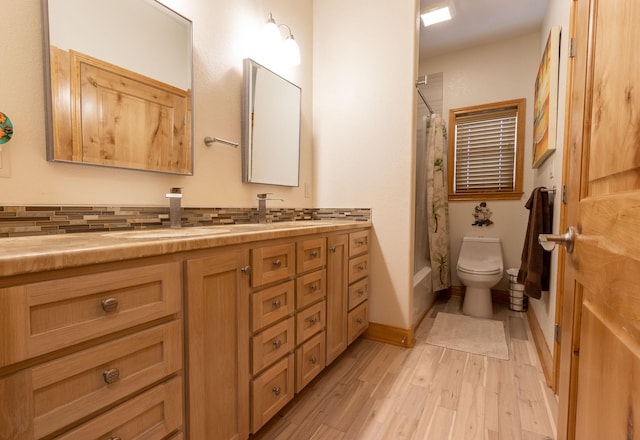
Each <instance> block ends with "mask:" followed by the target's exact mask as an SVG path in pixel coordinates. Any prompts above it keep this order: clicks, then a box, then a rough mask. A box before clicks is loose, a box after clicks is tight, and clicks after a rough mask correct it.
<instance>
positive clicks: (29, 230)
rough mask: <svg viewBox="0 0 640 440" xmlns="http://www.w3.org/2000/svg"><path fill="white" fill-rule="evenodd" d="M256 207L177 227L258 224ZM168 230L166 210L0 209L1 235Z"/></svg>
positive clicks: (199, 211) (339, 215) (341, 213)
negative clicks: (164, 228) (163, 228)
mask: <svg viewBox="0 0 640 440" xmlns="http://www.w3.org/2000/svg"><path fill="white" fill-rule="evenodd" d="M330 219H331V220H355V221H359V220H361V221H366V220H370V219H371V209H368V208H340V209H331V208H302V209H297V208H292V209H288V208H274V209H267V221H269V222H285V221H296V220H330ZM257 222H258V210H257V209H256V208H189V207H183V208H182V225H183V226H185V227H189V226H212V225H230V224H235V223H257ZM162 227H169V207H132V206H126V207H125V206H0V237H20V236H29V235H49V234H65V233H72V232H100V231H114V230H116V231H121V230H127V229H151V228H162Z"/></svg>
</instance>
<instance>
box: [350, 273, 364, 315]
mask: <svg viewBox="0 0 640 440" xmlns="http://www.w3.org/2000/svg"><path fill="white" fill-rule="evenodd" d="M367 299H369V278H364V279H362V280H360V281H358V282H356V283H353V284H352V285H351V286H349V310H351V309H353V308H354V307H355V306H357V305H358V304H360V303H361V302H362V301H366V300H367Z"/></svg>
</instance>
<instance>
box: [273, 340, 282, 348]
mask: <svg viewBox="0 0 640 440" xmlns="http://www.w3.org/2000/svg"><path fill="white" fill-rule="evenodd" d="M281 345H282V341H281V340H280V339H276V340H275V341H273V346H274V347H275V348H280V346H281Z"/></svg>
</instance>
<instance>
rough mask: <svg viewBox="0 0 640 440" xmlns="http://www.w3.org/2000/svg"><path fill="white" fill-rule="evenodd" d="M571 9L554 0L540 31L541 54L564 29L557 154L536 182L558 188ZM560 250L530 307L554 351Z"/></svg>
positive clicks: (567, 3)
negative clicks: (553, 33) (554, 31)
mask: <svg viewBox="0 0 640 440" xmlns="http://www.w3.org/2000/svg"><path fill="white" fill-rule="evenodd" d="M570 10H571V2H570V1H568V0H563V1H551V2H549V7H548V9H547V14H546V17H545V20H544V23H543V25H542V31H541V34H540V42H539V45H538V46H539V48H538V53H539V54H540V56H542V52H543V51H544V47H545V45H546V43H547V36H548V35H549V30H550V29H551V27H552V26H561V27H562V31H561V32H562V33H561V38H560V69H559V81H558V130H557V136H556V143H557V147H556V151H555V153H554V154H552V155H551V156H549V158H548V159H547V160H546V161H545V162H544V163H543V164H542V166H540V168H538V169H536V170H534V173H533V182H534V184H533V186H534V187H537V186H546V187H552V186H554V185H555V186H556V187H557V188H558V189H560V188H561V187H562V167H563V142H564V118H565V114H566V111H565V110H566V109H565V105H566V93H567V59H568V54H569V38H568V35H569V15H570V14H569V13H570ZM561 199H562V197H561V193H560V191H559V190H558V192H557V193H556V197H555V202H556V203H555V209H554V213H553V232H554V234H558V233H560V232H564V231H560V230H559V225H560V204H561ZM557 266H558V251H553V252H552V254H551V268H552V270H551V283H550V288H549V292H543V294H542V298H541V299H540V300H539V301H530V304H531V308H532V309H534V312H535V314H536V317H537V318H538V322H539V323H540V326H541V328H542V331H543V332H544V337H545V340H546V341H547V345H548V347H549V349H550V350H551V351H552V352H553V336H554V324H555V315H556V287H557V286H556V283H557V276H558V270H557Z"/></svg>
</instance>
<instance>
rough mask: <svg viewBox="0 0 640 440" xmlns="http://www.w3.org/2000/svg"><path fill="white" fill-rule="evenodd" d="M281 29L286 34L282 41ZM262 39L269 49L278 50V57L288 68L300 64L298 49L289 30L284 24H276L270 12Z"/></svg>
mask: <svg viewBox="0 0 640 440" xmlns="http://www.w3.org/2000/svg"><path fill="white" fill-rule="evenodd" d="M281 27H284V28H286V29H287V33H288V35H287V36H286V37H285V40H284V41H282V35H281V34H280V28H281ZM263 37H264V39H265V40H266V43H267V44H269V46H270V47H274V48H278V49H277V50H278V52H279V55H280V56H281V57H282V61H283V62H284V63H285V64H287V65H288V66H297V65H299V64H300V47H298V43H297V42H296V40H295V38H293V32H291V28H290V27H289V26H287V25H286V24H276V21H275V20H274V18H273V14H271V12H270V13H269V19H268V20H267V23H266V24H265V25H264V31H263Z"/></svg>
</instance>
